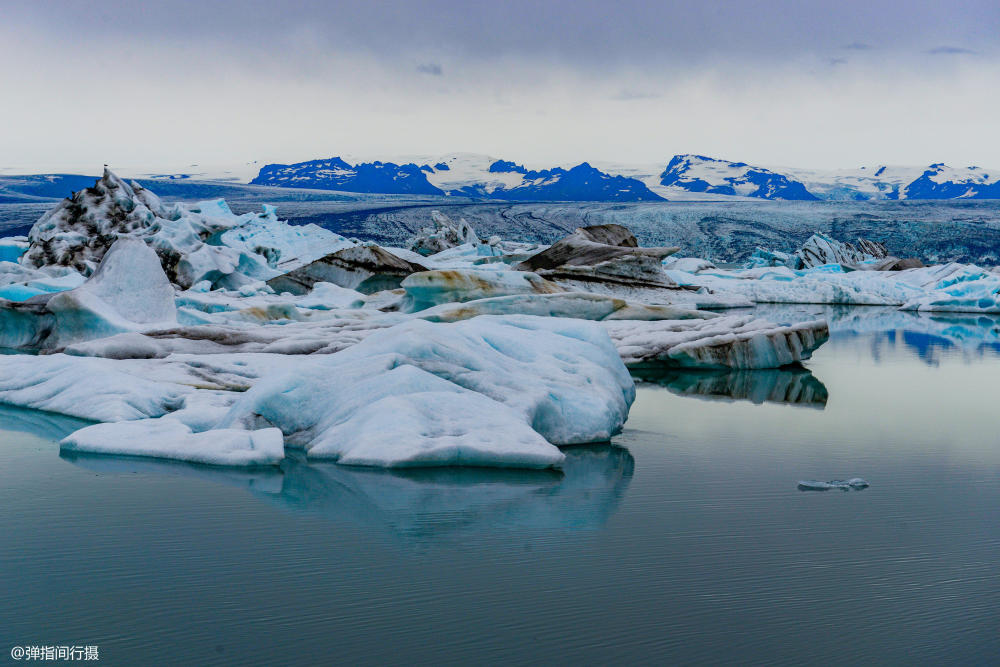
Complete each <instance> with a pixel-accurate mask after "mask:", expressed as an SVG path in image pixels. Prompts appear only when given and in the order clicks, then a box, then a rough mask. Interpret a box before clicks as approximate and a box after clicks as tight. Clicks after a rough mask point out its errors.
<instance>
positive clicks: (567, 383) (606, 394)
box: [220, 316, 635, 467]
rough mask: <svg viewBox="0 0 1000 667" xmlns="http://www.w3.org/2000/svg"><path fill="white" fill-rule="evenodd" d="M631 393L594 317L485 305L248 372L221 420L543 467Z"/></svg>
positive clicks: (313, 441)
mask: <svg viewBox="0 0 1000 667" xmlns="http://www.w3.org/2000/svg"><path fill="white" fill-rule="evenodd" d="M331 377H335V378H338V380H337V382H336V383H335V384H333V385H330V384H329V383H328V378H331ZM319 386H322V387H324V390H323V391H317V387H319ZM484 397H485V398H486V399H489V400H488V401H484V400H483V399H484ZM634 397H635V388H634V385H633V383H632V379H631V377H629V375H628V372H627V371H626V369H625V367H624V365H623V364H622V363H621V360H620V359H619V357H618V354H617V352H616V351H615V349H614V347H613V346H612V345H611V341H610V340H608V338H607V336H606V335H605V334H604V333H603V332H602V331H601V330H600V328H599V327H598V326H597V325H594V324H591V323H587V322H581V321H576V320H549V319H544V318H532V317H510V318H496V317H488V316H487V317H479V318H475V319H473V320H468V321H464V322H459V323H456V324H431V323H428V322H423V321H412V322H408V323H406V324H402V325H399V326H396V327H392V328H390V329H386V330H383V331H379V332H376V333H375V334H373V335H371V336H369V337H368V338H367V339H365V340H364V341H362V342H361V343H359V344H358V345H356V346H354V347H352V348H349V349H347V350H345V351H343V352H341V353H339V354H336V355H333V356H330V357H327V358H325V359H322V360H320V361H318V362H316V363H314V364H310V365H309V367H308V368H305V369H299V370H298V371H297V372H296V373H293V374H289V375H284V376H281V377H278V378H273V379H270V380H268V381H267V382H263V383H260V384H258V385H257V386H256V387H254V389H252V390H251V391H250V392H248V393H247V394H246V395H245V396H244V397H243V398H242V399H241V400H240V401H238V402H237V403H236V404H235V405H234V406H233V408H232V411H231V412H230V414H229V415H228V416H227V417H226V419H224V420H223V421H222V422H221V423H220V426H221V427H236V426H241V427H243V428H255V427H259V426H260V425H272V426H277V427H278V428H281V430H282V431H283V432H284V433H285V435H286V438H287V439H288V442H290V443H292V444H298V445H300V446H302V447H304V448H305V449H306V451H307V452H308V453H309V455H310V456H318V457H330V458H337V459H338V460H340V461H341V462H345V463H357V464H367V465H431V464H436V465H444V464H451V465H455V464H459V465H460V464H462V463H471V464H473V465H495V466H501V467H502V466H509V467H515V466H524V467H546V466H551V465H556V464H558V463H559V462H560V461H561V460H562V454H561V453H560V452H559V451H558V450H557V449H555V448H554V447H551V446H550V445H549V444H548V443H554V444H559V445H566V444H573V443H586V442H599V441H604V440H607V439H609V438H610V437H611V436H612V435H614V434H615V433H617V432H618V431H619V430H620V429H621V427H622V425H623V424H624V423H625V418H626V416H627V414H628V408H629V406H630V405H631V403H632V400H633V399H634ZM375 404H380V405H381V406H382V408H388V407H392V408H393V409H392V410H390V411H388V412H386V411H385V410H384V409H375V408H371V407H370V406H372V405H375ZM386 414H393V415H394V419H395V418H396V415H398V416H399V419H400V422H401V423H402V422H405V423H406V424H407V432H410V433H411V435H410V436H409V437H408V438H401V437H400V432H399V430H398V429H397V428H396V427H395V426H390V425H388V424H387V423H386V420H385V415H386ZM439 414H440V423H439V424H437V425H434V424H433V423H432V422H433V421H434V420H435V419H438V417H437V415H439ZM484 420H485V421H484ZM477 421H478V423H479V426H478V427H477V426H476V423H477ZM483 424H485V425H486V426H483ZM525 427H527V428H525ZM414 428H415V429H416V430H413V429H414ZM473 433H475V435H473ZM416 434H421V435H420V436H419V437H417V435H416ZM454 434H461V435H464V436H467V437H462V438H455V437H454ZM347 436H350V437H347ZM546 441H547V442H546ZM355 447H358V448H360V449H357V450H355V449H354V448H355Z"/></svg>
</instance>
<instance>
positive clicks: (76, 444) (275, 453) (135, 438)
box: [59, 417, 285, 466]
mask: <svg viewBox="0 0 1000 667" xmlns="http://www.w3.org/2000/svg"><path fill="white" fill-rule="evenodd" d="M59 446H60V449H61V450H62V451H63V452H72V453H88V454H112V455H119V456H143V457H150V458H164V459H173V460H176V461H188V462H190V463H203V464H207V465H225V466H253V465H275V464H278V463H280V462H281V460H282V459H283V458H284V457H285V444H284V442H283V440H282V436H281V431H279V430H278V429H276V428H269V429H261V430H259V431H242V430H236V429H215V430H212V431H206V432H202V433H195V432H193V431H192V430H191V429H190V428H189V427H188V426H186V425H184V424H183V423H181V422H180V421H178V420H176V419H171V418H170V417H163V418H160V419H151V420H145V421H138V422H136V421H132V422H119V423H112V424H94V425H93V426H88V427H86V428H82V429H80V430H79V431H76V432H74V433H71V434H70V435H68V436H66V437H65V438H64V439H63V440H62V441H61V442H60V444H59Z"/></svg>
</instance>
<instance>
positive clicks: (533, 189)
mask: <svg viewBox="0 0 1000 667" xmlns="http://www.w3.org/2000/svg"><path fill="white" fill-rule="evenodd" d="M411 159H412V160H414V161H410V162H402V163H399V164H397V163H395V162H382V161H374V162H358V163H356V164H353V165H352V164H349V163H348V162H347V161H345V160H343V159H342V158H339V157H335V158H329V159H322V160H311V161H307V162H300V163H296V164H291V165H285V164H269V165H266V166H264V167H263V168H262V169H261V170H260V173H259V174H258V175H257V177H256V178H254V179H253V180H252V181H251V183H252V184H258V185H272V186H281V187H296V188H316V189H330V190H342V191H346V192H364V193H385V194H414V195H416V194H423V195H444V196H462V197H471V198H475V199H500V200H508V201H655V200H658V199H667V200H698V199H707V200H727V199H740V200H746V199H751V200H752V199H769V200H797V201H813V200H817V199H832V200H845V199H847V200H866V199H958V198H972V199H991V198H1000V183H998V180H1000V172H994V171H991V170H984V169H982V168H980V167H960V168H952V167H948V166H946V165H944V164H940V163H937V164H932V165H929V166H927V167H894V166H885V165H876V166H873V167H859V168H857V169H842V170H810V169H800V168H786V167H764V166H760V165H752V164H748V163H746V162H738V161H729V160H723V159H718V158H713V157H707V156H704V155H690V154H686V155H675V156H673V157H672V158H671V159H670V160H668V161H666V162H664V163H659V164H647V165H634V164H615V163H599V162H595V163H588V162H583V163H581V164H578V165H575V166H570V165H561V166H553V167H547V168H541V169H529V168H526V167H525V166H523V165H521V164H519V163H518V162H516V161H511V160H506V159H501V158H495V157H491V156H488V155H480V154H474V153H453V154H449V155H445V156H441V157H431V156H421V157H419V158H411Z"/></svg>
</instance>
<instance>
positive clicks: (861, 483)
mask: <svg viewBox="0 0 1000 667" xmlns="http://www.w3.org/2000/svg"><path fill="white" fill-rule="evenodd" d="M869 486H870V484H868V482H866V481H865V480H863V479H861V478H860V477H852V478H851V479H848V480H840V479H832V480H830V481H829V482H819V481H816V480H811V479H807V480H803V481H801V482H799V491H832V490H834V489H836V490H838V491H861V490H862V489H867V488H868V487H869Z"/></svg>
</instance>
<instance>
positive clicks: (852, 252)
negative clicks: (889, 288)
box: [790, 234, 889, 269]
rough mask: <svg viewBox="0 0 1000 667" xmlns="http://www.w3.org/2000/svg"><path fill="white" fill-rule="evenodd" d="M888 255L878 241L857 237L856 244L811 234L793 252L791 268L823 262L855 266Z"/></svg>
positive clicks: (810, 266)
mask: <svg viewBox="0 0 1000 667" xmlns="http://www.w3.org/2000/svg"><path fill="white" fill-rule="evenodd" d="M888 256H889V250H888V249H887V248H886V247H885V246H884V245H882V244H881V243H879V242H878V241H869V240H868V239H858V241H857V244H856V245H855V244H852V243H847V242H844V241H838V240H836V239H834V238H831V237H829V236H827V235H826V234H813V235H812V236H810V237H809V239H808V240H806V242H805V243H804V244H802V248H800V249H799V250H798V252H796V253H795V266H792V267H790V268H793V269H811V268H814V267H817V266H823V265H824V264H846V265H848V266H857V265H859V264H863V263H865V262H874V261H878V260H881V259H885V258H886V257H888Z"/></svg>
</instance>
